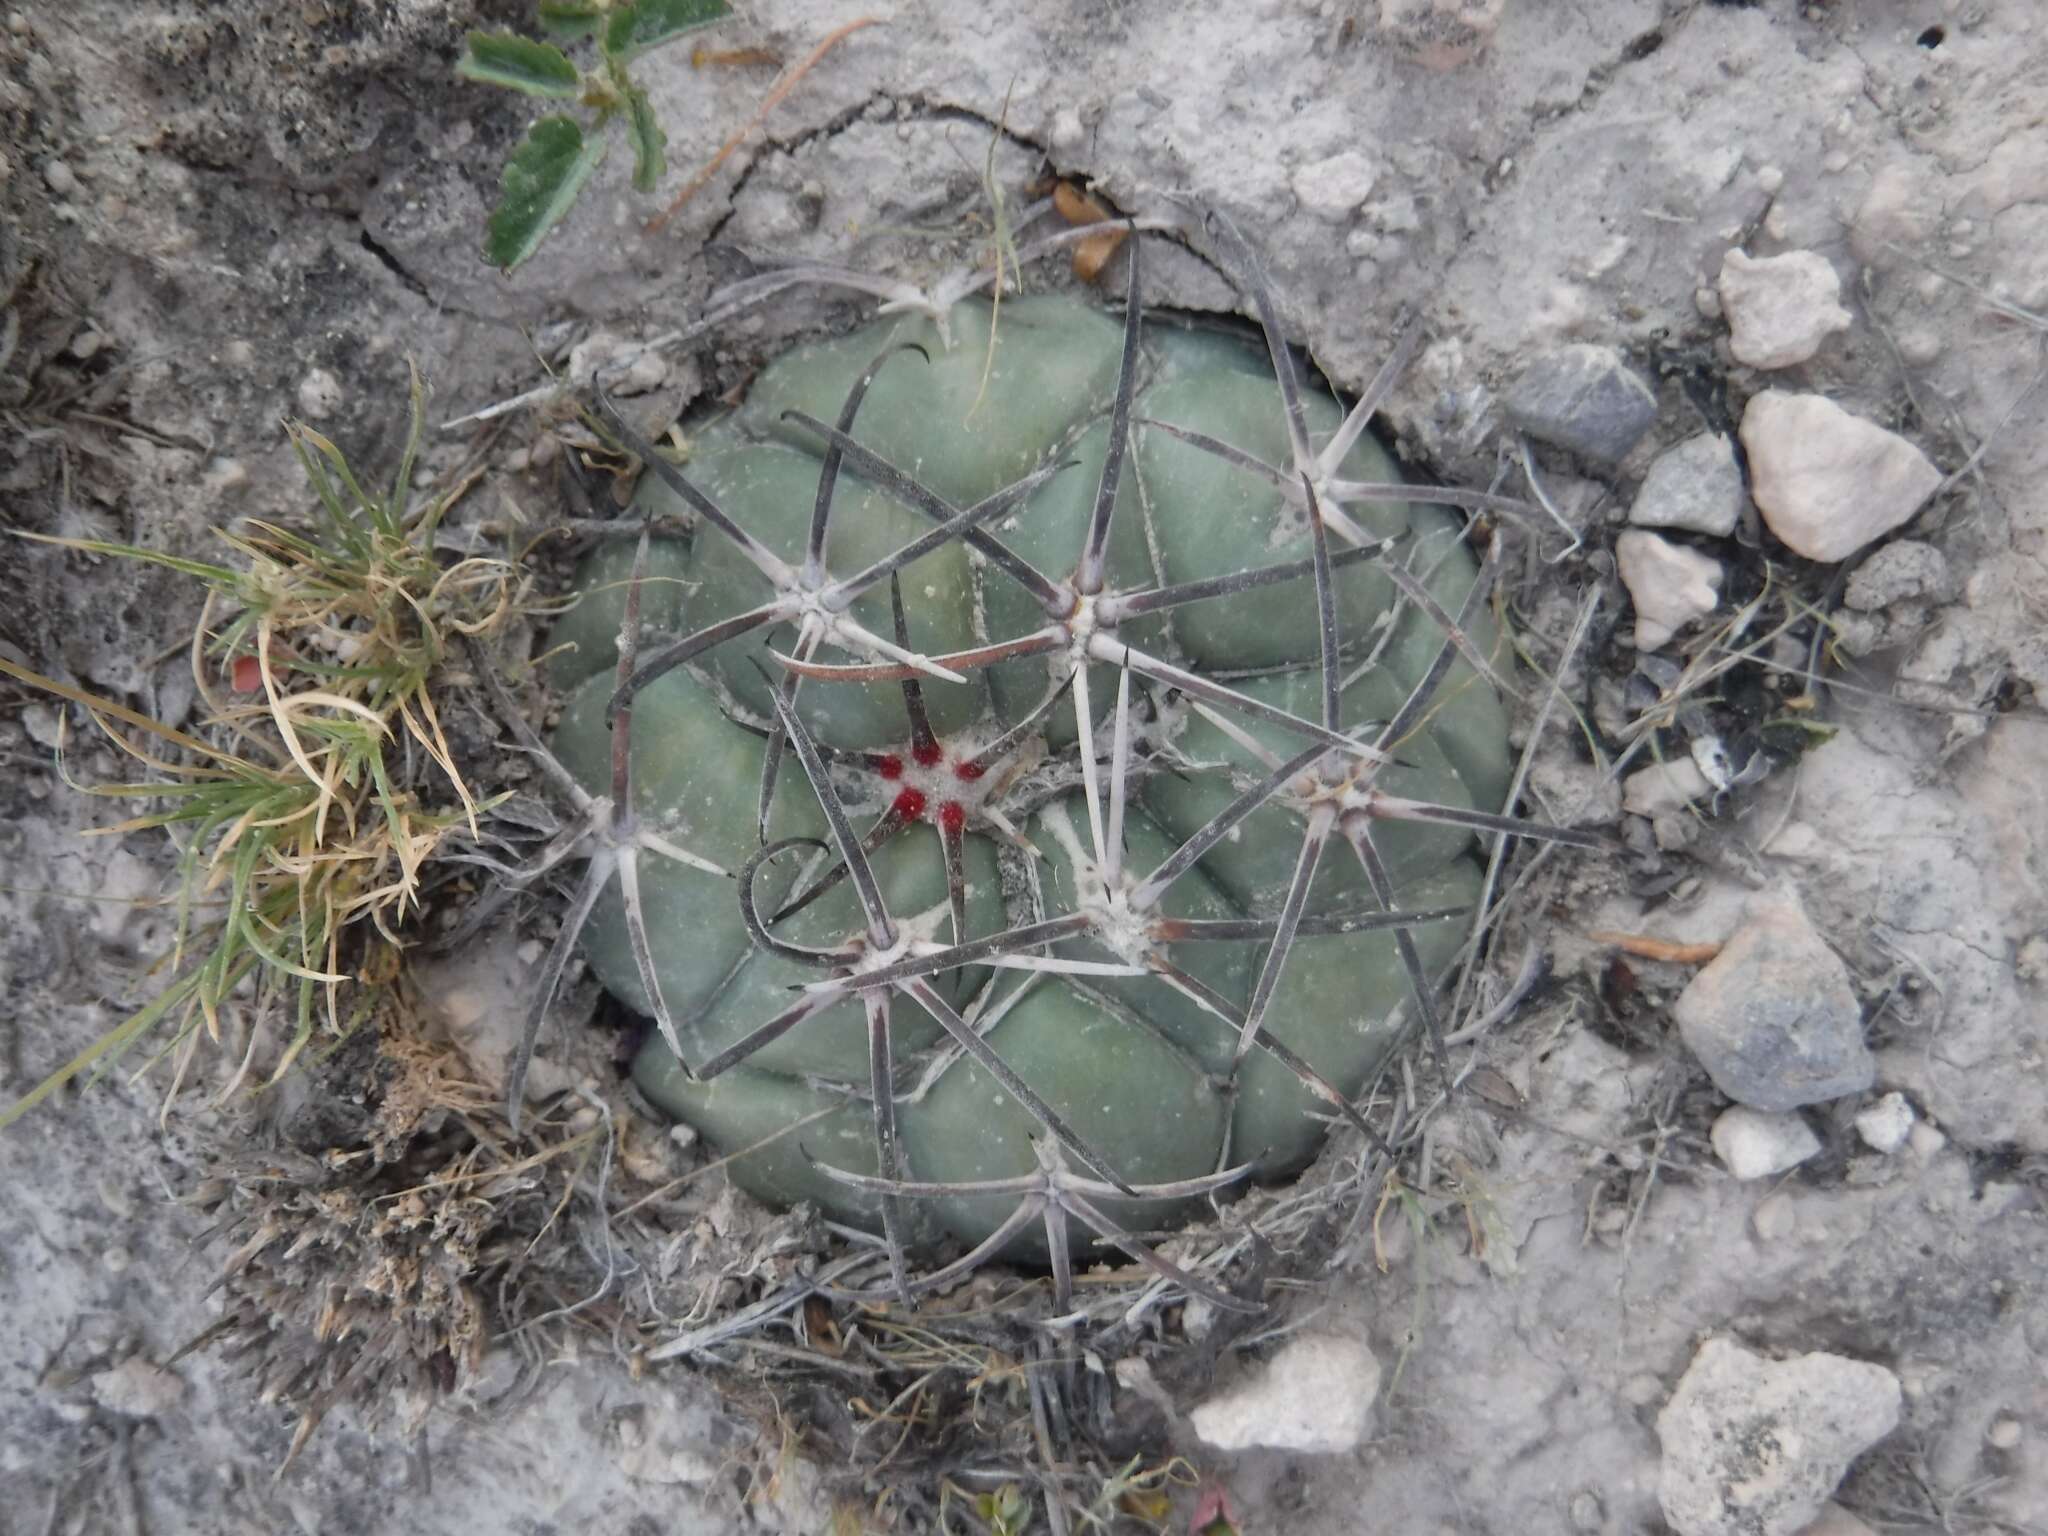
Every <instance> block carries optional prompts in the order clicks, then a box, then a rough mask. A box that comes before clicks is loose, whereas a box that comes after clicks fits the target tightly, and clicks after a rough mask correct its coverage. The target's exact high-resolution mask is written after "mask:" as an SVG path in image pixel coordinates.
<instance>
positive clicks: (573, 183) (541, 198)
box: [484, 114, 606, 272]
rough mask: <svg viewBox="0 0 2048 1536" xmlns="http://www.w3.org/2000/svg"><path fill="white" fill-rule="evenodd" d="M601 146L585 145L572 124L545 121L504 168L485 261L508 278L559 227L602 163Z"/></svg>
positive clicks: (551, 119)
mask: <svg viewBox="0 0 2048 1536" xmlns="http://www.w3.org/2000/svg"><path fill="white" fill-rule="evenodd" d="M605 149H606V145H605V143H604V141H603V140H601V139H600V140H597V141H595V142H586V141H585V140H584V137H583V130H582V129H581V128H580V127H578V126H577V124H576V119H574V118H573V117H564V116H561V115H560V114H557V115H556V116H553V117H544V118H542V119H541V120H540V121H539V122H537V123H535V124H534V125H533V126H532V127H531V128H529V129H528V130H527V131H526V138H525V141H524V142H523V143H521V144H520V146H519V148H518V149H516V150H514V151H513V152H512V158H511V159H510V160H507V161H506V162H505V175H504V179H503V181H502V183H501V190H502V193H503V195H502V197H501V198H500V199H499V202H498V206H497V207H496V208H494V209H493V210H492V211H491V223H490V232H489V233H488V234H487V235H486V236H485V237H484V258H485V259H486V260H487V261H489V262H490V263H491V264H492V265H493V266H496V267H502V268H503V269H504V270H505V271H507V272H510V271H511V270H512V269H513V268H514V267H516V266H518V265H519V264H520V263H521V262H522V261H524V260H526V258H527V257H529V256H531V255H532V254H533V253H534V250H535V248H536V247H538V246H539V245H540V243H541V240H542V239H543V238H545V236H546V235H547V232H548V231H549V230H551V229H553V228H554V227H555V226H556V225H557V224H559V223H561V221H562V215H563V214H565V213H567V212H568V211H569V205H570V204H572V203H574V202H575V201H576V194H577V193H579V192H581V191H582V190H583V183H584V182H586V181H588V180H589V179H590V173H591V172H592V171H594V170H596V169H597V167H598V163H599V162H600V161H602V160H603V159H604V152H605Z"/></svg>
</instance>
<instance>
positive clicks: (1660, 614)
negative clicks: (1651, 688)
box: [1614, 528, 1721, 651]
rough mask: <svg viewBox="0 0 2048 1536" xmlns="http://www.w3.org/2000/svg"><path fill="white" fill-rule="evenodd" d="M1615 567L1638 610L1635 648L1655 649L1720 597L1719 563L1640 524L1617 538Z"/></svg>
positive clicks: (1709, 608)
mask: <svg viewBox="0 0 2048 1536" xmlns="http://www.w3.org/2000/svg"><path fill="white" fill-rule="evenodd" d="M1614 559H1615V565H1616V567H1617V568H1618V569H1619V570H1620V573H1621V584H1622V585H1623V586H1625V587H1627V588H1628V595H1629V599H1630V601H1632V602H1633V603H1634V604H1635V609H1636V649H1637V650H1639V651H1654V650H1656V649H1657V648H1658V647H1659V646H1661V645H1663V644H1664V642H1665V641H1667V640H1669V639H1670V638H1671V637H1672V636H1673V635H1675V634H1677V633H1678V632H1679V630H1681V629H1683V628H1684V627H1685V626H1686V625H1688V624H1690V623H1691V622H1692V621H1693V620H1694V619H1699V618H1704V617H1706V615H1708V614H1710V613H1712V612H1713V611H1714V609H1715V608H1716V607H1717V606H1719V604H1720V601H1721V562H1720V561H1718V560H1715V559H1713V558H1712V557H1711V556H1708V555H1703V554H1701V553H1700V552H1699V551H1698V550H1696V549H1687V548H1686V547H1685V546H1684V545H1683V544H1674V543H1672V542H1671V541H1670V540H1669V539H1666V538H1664V537H1662V536H1661V535H1658V534H1654V533H1650V532H1648V531H1647V530H1645V529H1642V528H1630V529H1628V530H1627V531H1626V532H1624V533H1623V534H1622V535H1621V537H1620V538H1618V539H1616V540H1615V541H1614Z"/></svg>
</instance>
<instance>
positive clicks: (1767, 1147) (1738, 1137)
mask: <svg viewBox="0 0 2048 1536" xmlns="http://www.w3.org/2000/svg"><path fill="white" fill-rule="evenodd" d="M1708 1135H1709V1139H1711V1140H1712V1142H1713V1143H1714V1155H1715V1156H1716V1157H1718V1158H1720V1159H1721V1162H1722V1163H1723V1165H1724V1166H1726V1168H1727V1169H1728V1171H1729V1172H1730V1173H1732V1174H1733V1175H1735V1177H1736V1178H1738V1179H1742V1180H1745V1181H1747V1180H1749V1179H1768V1178H1770V1177H1772V1176H1773V1175H1775V1174H1780V1173H1783V1172H1785V1171H1786V1170H1787V1169H1788V1168H1797V1167H1798V1166H1799V1165H1800V1164H1801V1163H1803V1162H1805V1161H1806V1160H1807V1159H1808V1158H1809V1157H1812V1156H1813V1155H1814V1154H1815V1153H1816V1152H1818V1151H1820V1138H1819V1137H1818V1136H1816V1135H1814V1134H1813V1128H1812V1127H1811V1126H1809V1125H1808V1124H1807V1123H1806V1122H1805V1121H1804V1120H1802V1119H1800V1117H1799V1116H1798V1115H1796V1114H1779V1115H1770V1114H1765V1113H1764V1112H1763V1111H1762V1110H1756V1109H1747V1108H1745V1107H1744V1106H1742V1105H1740V1104H1738V1105H1736V1106H1735V1107H1734V1108H1733V1109H1730V1110H1726V1111H1724V1112H1723V1113H1722V1115H1721V1117H1720V1118H1719V1119H1718V1120H1716V1121H1715V1122H1714V1128H1713V1130H1712V1131H1711V1132H1709V1133H1708Z"/></svg>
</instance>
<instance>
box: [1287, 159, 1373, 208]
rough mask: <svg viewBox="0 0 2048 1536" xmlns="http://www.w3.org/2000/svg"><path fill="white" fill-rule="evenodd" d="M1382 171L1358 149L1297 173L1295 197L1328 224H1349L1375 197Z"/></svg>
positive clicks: (1294, 184) (1301, 169)
mask: <svg viewBox="0 0 2048 1536" xmlns="http://www.w3.org/2000/svg"><path fill="white" fill-rule="evenodd" d="M1379 174H1380V173H1379V167H1378V166H1376V165H1374V164H1373V162H1372V161H1371V160H1370V159H1369V158H1367V157H1366V156H1364V155H1361V154H1360V153H1358V151H1357V150H1355V149H1347V150H1345V151H1344V152H1343V153H1342V154H1336V155H1331V156H1330V157H1329V158H1328V159H1327V160H1318V161H1316V162H1315V163H1314V164H1313V165H1304V166H1302V167H1301V168H1300V169H1299V170H1297V171H1296V172H1295V173H1294V176H1293V186H1294V195H1295V196H1296V197H1298V198H1300V199H1301V206H1302V208H1303V209H1304V210H1305V211H1306V212H1308V213H1311V214H1314V215H1315V216H1316V217H1317V218H1319V219H1321V220H1323V221H1324V222H1325V223H1327V224H1346V223H1349V222H1350V220H1351V216H1352V215H1353V214H1355V213H1356V212H1358V208H1359V205H1360V204H1361V203H1363V202H1364V201H1365V200H1366V199H1367V198H1368V197H1371V196H1372V189H1373V183H1374V182H1376V181H1378V180H1379Z"/></svg>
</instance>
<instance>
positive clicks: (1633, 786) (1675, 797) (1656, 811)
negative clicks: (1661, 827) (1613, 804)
mask: <svg viewBox="0 0 2048 1536" xmlns="http://www.w3.org/2000/svg"><path fill="white" fill-rule="evenodd" d="M1713 798H1714V786H1713V785H1711V784H1709V783H1708V782H1707V776H1706V775H1705V774H1704V773H1701V772H1700V769H1699V764H1697V763H1695V762H1694V761H1693V760H1692V759H1691V758H1689V757H1674V758H1669V759H1667V760H1666V761H1664V762H1661V763H1652V764H1651V765H1650V766H1649V767H1647V768H1638V769H1637V770H1636V771H1635V772H1634V773H1632V774H1630V775H1629V776H1628V777H1627V778H1626V779H1624V780H1622V784H1621V808H1622V809H1623V810H1625V811H1627V812H1628V813H1629V814H1630V815H1631V816H1662V815H1664V814H1665V813H1666V812H1667V811H1675V810H1679V809H1681V808H1682V807H1684V806H1687V805H1691V804H1694V803H1695V802H1697V803H1700V804H1705V803H1706V802H1708V801H1710V800H1712V799H1713Z"/></svg>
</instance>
